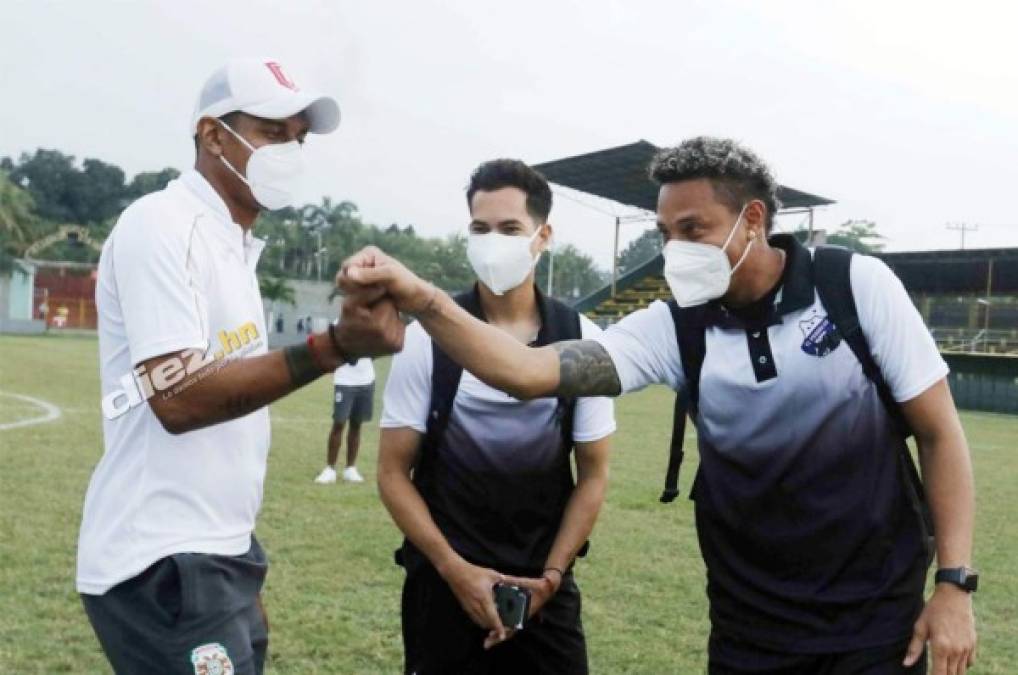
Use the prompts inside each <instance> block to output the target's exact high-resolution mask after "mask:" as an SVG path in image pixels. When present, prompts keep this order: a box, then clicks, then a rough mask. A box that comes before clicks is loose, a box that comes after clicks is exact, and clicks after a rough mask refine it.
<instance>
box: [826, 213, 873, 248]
mask: <svg viewBox="0 0 1018 675" xmlns="http://www.w3.org/2000/svg"><path fill="white" fill-rule="evenodd" d="M882 239H884V235H882V234H880V233H879V232H877V224H876V223H874V222H873V221H872V220H847V221H845V222H844V223H842V224H841V225H839V226H838V229H837V231H835V232H834V234H831V235H829V236H828V237H827V243H828V244H833V245H835V246H844V247H845V248H849V249H852V250H853V251H856V252H858V253H867V254H870V253H876V252H878V251H881V250H882V249H883V248H884V245H883V244H882V243H881V241H880V240H882Z"/></svg>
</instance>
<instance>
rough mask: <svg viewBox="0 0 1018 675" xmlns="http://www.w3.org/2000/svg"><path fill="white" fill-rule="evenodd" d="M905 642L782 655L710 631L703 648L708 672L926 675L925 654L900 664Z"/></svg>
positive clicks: (732, 674)
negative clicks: (707, 644)
mask: <svg viewBox="0 0 1018 675" xmlns="http://www.w3.org/2000/svg"><path fill="white" fill-rule="evenodd" d="M907 649H908V641H907V640H906V641H905V642H900V643H895V644H891V645H885V646H880V647H868V648H865V649H858V650H854V651H850V652H842V653H836V654H786V653H781V652H776V651H771V650H769V649H765V648H763V647H759V646H757V645H753V644H750V643H748V642H746V641H744V640H740V639H739V638H735V637H733V636H730V635H725V634H723V633H720V632H719V631H717V630H712V631H711V634H710V643H709V646H708V649H707V652H708V658H709V667H708V672H709V673H710V675H748V674H749V673H755V674H760V675H763V674H765V673H766V674H768V675H779V674H780V675H926V654H925V653H924V654H923V655H922V656H921V657H920V658H919V661H918V662H917V663H916V664H915V665H914V666H912V667H911V668H905V667H904V666H903V665H901V663H902V661H904V660H905V652H906V650H907Z"/></svg>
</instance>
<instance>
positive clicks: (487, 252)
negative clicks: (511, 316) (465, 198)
mask: <svg viewBox="0 0 1018 675" xmlns="http://www.w3.org/2000/svg"><path fill="white" fill-rule="evenodd" d="M540 231H541V228H540V227H539V228H537V232H535V233H534V236H532V237H516V236H512V235H508V234H499V233H498V232H488V233H487V234H472V235H470V237H469V238H468V240H467V259H468V260H470V266H471V267H473V268H474V274H476V275H477V278H478V280H480V282H481V283H483V284H484V285H485V286H487V287H488V288H489V289H490V290H491V292H492V293H494V294H495V295H504V294H505V293H506V291H511V290H512V289H514V288H516V287H517V286H519V285H520V284H522V283H523V280H524V279H526V278H527V275H528V274H530V270H532V269H533V268H534V265H535V264H536V263H537V258H538V257H539V256H540V254H538V256H533V255H531V254H530V243H531V242H532V241H534V239H535V238H536V237H537V235H538V233H540Z"/></svg>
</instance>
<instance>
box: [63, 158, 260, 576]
mask: <svg viewBox="0 0 1018 675" xmlns="http://www.w3.org/2000/svg"><path fill="white" fill-rule="evenodd" d="M262 247H263V243H262V241H261V240H259V239H256V238H254V237H253V236H251V233H250V231H245V230H244V229H243V228H241V226H240V225H237V224H236V223H234V222H233V221H232V219H231V217H230V213H229V211H228V210H227V207H226V204H225V203H224V202H223V200H222V199H221V198H220V197H219V195H218V194H217V193H216V191H215V190H214V189H213V188H212V186H211V185H209V183H208V182H207V181H206V180H205V179H204V178H203V177H202V176H201V175H200V174H198V173H197V172H195V171H189V172H187V173H185V174H184V175H183V176H181V177H180V178H179V179H177V180H174V181H172V182H171V183H170V184H169V185H167V186H166V189H164V190H161V191H159V192H155V193H152V194H150V195H147V196H145V197H142V198H141V199H139V200H138V201H136V202H135V203H134V204H132V205H131V206H130V207H128V208H127V209H126V210H125V211H124V213H123V214H122V215H121V216H120V219H119V220H118V221H117V224H116V226H115V227H114V228H113V231H112V232H111V233H110V236H109V237H108V238H107V240H106V243H105V245H104V246H103V250H102V255H101V256H100V259H99V275H98V283H97V286H96V305H97V307H98V311H99V371H100V379H101V383H102V408H103V440H104V443H105V452H104V453H103V456H102V458H101V459H100V461H99V464H98V465H97V466H96V468H95V471H94V473H93V474H92V480H91V482H90V483H89V486H88V493H87V494H86V496H85V507H84V513H83V515H82V522H81V532H80V535H79V539H78V572H77V588H78V590H79V591H80V592H82V593H89V594H93V595H101V594H103V593H105V592H106V591H107V590H108V589H109V588H110V587H112V586H114V585H116V584H117V583H119V582H121V581H124V580H126V579H129V578H131V577H133V576H135V575H137V574H138V573H140V572H141V571H143V570H144V569H146V568H147V567H148V566H149V565H151V564H152V563H153V562H155V561H156V560H159V559H160V558H163V557H166V556H168V555H171V554H174V553H182V552H196V553H215V554H222V555H240V554H242V553H244V552H246V551H247V550H248V548H250V545H251V532H252V531H253V529H254V526H255V516H256V514H257V513H258V509H259V507H260V505H261V500H262V482H263V479H264V477H265V464H266V459H267V456H268V451H269V413H268V408H262V409H260V410H256V411H255V412H252V413H250V414H249V415H246V416H244V417H240V418H238V419H235V420H231V421H228V422H223V423H221V424H216V425H213V426H210V427H206V428H204V429H198V430H196V431H191V432H187V433H184V434H180V435H177V436H174V435H172V434H170V433H169V432H167V431H166V430H165V429H164V428H163V426H162V424H161V423H160V422H159V420H158V419H157V418H156V416H155V413H153V412H152V408H151V407H149V405H148V403H147V401H148V398H149V397H150V396H164V395H174V389H175V388H176V387H179V386H184V385H185V384H186V381H187V379H188V376H189V375H190V373H191V372H193V371H196V370H197V369H200V367H201V366H202V365H203V363H204V362H206V361H211V360H213V359H228V358H229V359H232V358H244V357H248V356H254V355H257V354H264V353H265V352H266V351H267V346H266V331H265V318H264V311H263V309H262V299H261V293H260V292H259V289H258V279H257V277H256V276H255V264H256V263H257V261H258V256H259V254H260V253H261V250H262ZM181 350H192V351H189V352H188V355H187V357H186V358H185V359H183V360H182V361H181V362H180V363H176V362H173V361H170V362H167V363H168V364H170V365H169V366H168V367H160V369H159V372H154V373H146V372H144V371H143V370H142V369H140V368H139V366H140V364H141V363H142V362H143V361H146V360H148V359H151V358H153V357H156V356H161V355H163V354H170V353H174V352H179V351H181ZM213 377H214V375H213Z"/></svg>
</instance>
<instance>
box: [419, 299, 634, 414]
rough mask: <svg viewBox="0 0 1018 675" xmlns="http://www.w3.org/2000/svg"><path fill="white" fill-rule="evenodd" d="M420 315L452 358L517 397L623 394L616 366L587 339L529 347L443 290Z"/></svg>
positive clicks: (497, 387) (483, 379)
mask: <svg viewBox="0 0 1018 675" xmlns="http://www.w3.org/2000/svg"><path fill="white" fill-rule="evenodd" d="M419 319H420V321H421V325H422V326H423V327H424V329H425V330H426V331H428V333H429V334H430V335H431V337H432V339H434V340H435V342H437V343H438V344H439V346H441V347H442V349H443V350H444V351H445V352H446V353H447V354H448V355H449V356H450V357H451V358H452V360H453V361H456V362H457V363H459V364H460V365H462V366H463V367H464V368H465V369H467V370H469V371H470V372H471V373H473V374H474V375H476V376H477V377H478V378H479V379H480V380H482V381H483V382H485V383H486V384H488V385H489V386H491V387H494V388H495V389H499V390H501V391H504V392H506V393H508V394H510V395H512V396H515V397H516V398H519V399H531V398H540V397H542V396H568V397H574V396H617V395H618V394H619V393H620V392H621V389H622V387H621V385H620V383H619V378H618V373H617V372H616V370H615V364H614V363H613V362H612V360H611V358H610V357H609V356H608V353H607V352H606V351H605V349H604V347H602V346H601V345H599V344H598V343H596V342H593V341H591V340H569V341H565V342H559V343H556V344H554V345H551V346H550V347H539V348H531V347H527V346H526V345H524V344H522V343H520V342H519V341H518V340H516V339H515V338H513V337H512V336H511V335H509V334H508V333H506V332H505V331H502V330H499V329H498V328H495V327H494V326H490V325H488V324H486V323H484V322H483V321H479V320H477V319H476V318H474V317H473V316H471V315H470V313H469V312H467V311H466V310H464V309H463V308H462V307H460V306H459V305H457V304H456V302H454V301H453V300H452V298H450V297H449V296H448V295H446V294H445V293H441V292H438V293H437V294H436V295H435V297H434V299H433V301H432V302H431V303H430V304H429V306H428V308H427V309H426V310H425V311H423V312H422V313H421V314H420V316H419Z"/></svg>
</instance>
